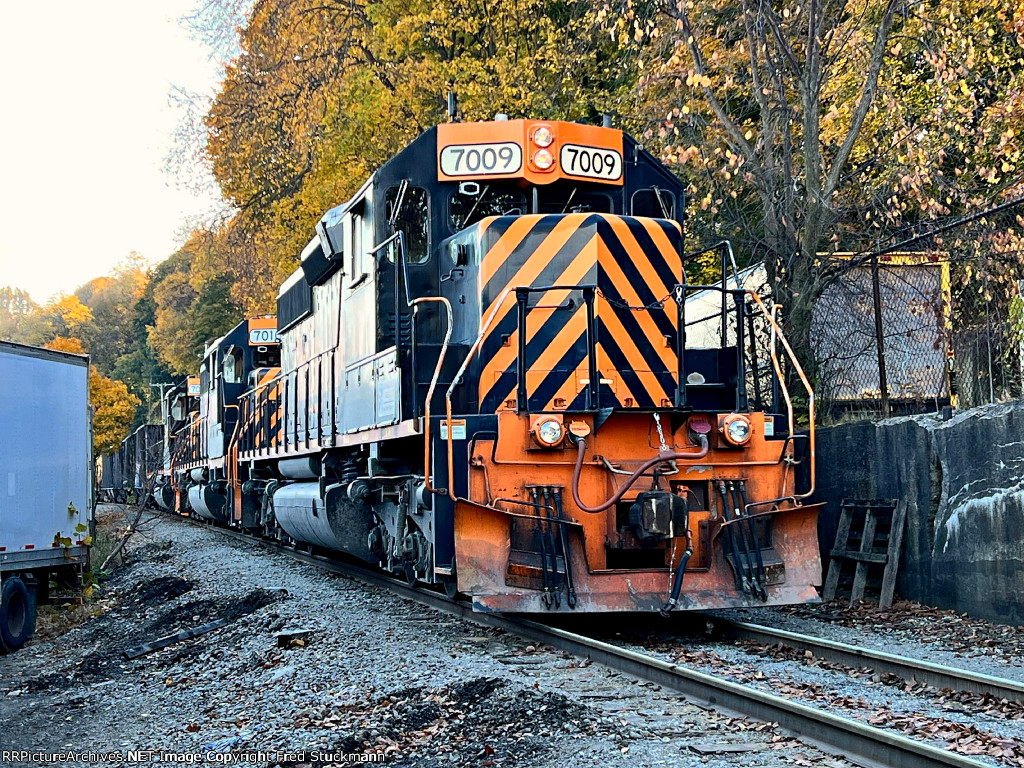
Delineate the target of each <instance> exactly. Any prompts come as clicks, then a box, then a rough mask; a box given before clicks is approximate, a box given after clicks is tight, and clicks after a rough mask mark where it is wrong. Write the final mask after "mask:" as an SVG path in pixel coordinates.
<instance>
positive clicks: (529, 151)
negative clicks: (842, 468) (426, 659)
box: [163, 120, 821, 612]
mask: <svg viewBox="0 0 1024 768" xmlns="http://www.w3.org/2000/svg"><path fill="white" fill-rule="evenodd" d="M682 211H683V190H682V187H681V185H680V183H679V181H678V180H677V179H676V178H675V177H674V176H673V175H672V174H671V173H670V172H669V171H668V170H667V169H666V168H665V167H664V166H663V165H661V164H660V163H659V162H658V161H657V160H656V159H655V158H654V157H652V156H651V155H650V154H648V153H647V152H645V151H644V150H643V149H642V147H641V146H639V145H638V144H637V142H636V141H635V140H634V139H632V138H631V137H629V136H628V135H626V134H624V133H623V132H621V131H618V130H614V129H611V128H607V127H597V126H588V125H580V124H575V123H563V122H557V121H536V120H498V121H494V122H483V123H466V124H463V123H448V124H444V125H440V126H438V127H436V128H433V129H431V130H428V131H427V132H426V133H424V134H422V135H421V136H420V137H419V138H417V139H416V140H414V141H413V142H412V143H411V144H410V145H409V146H408V147H406V148H405V149H404V150H402V151H401V152H399V153H398V154H397V155H396V156H395V157H394V158H392V159H391V160H390V161H389V162H388V163H386V164H385V165H384V166H383V167H382V168H380V169H379V170H378V171H377V172H376V173H374V174H373V176H372V177H371V178H370V179H369V180H368V181H367V182H366V183H365V184H364V185H363V187H362V188H361V189H360V191H359V192H358V193H357V194H356V195H355V196H354V197H353V198H352V199H351V200H350V201H348V202H347V203H345V204H344V205H341V206H339V207H337V208H334V209H332V210H330V211H328V212H327V213H326V214H325V215H324V216H323V217H322V219H321V220H320V222H319V223H318V224H317V226H316V232H315V236H314V237H313V238H312V239H311V240H310V241H309V244H308V245H307V246H306V248H305V249H304V250H303V252H302V254H301V262H300V266H299V268H298V269H297V270H296V271H295V273H293V274H292V275H291V276H290V277H289V278H288V280H287V281H286V282H285V283H284V285H283V286H282V287H281V290H280V292H279V296H278V311H277V318H276V338H275V344H274V346H273V351H274V353H275V354H276V353H277V352H278V351H279V353H280V362H279V364H278V362H277V361H276V359H275V360H271V359H270V357H271V356H269V355H265V356H264V357H263V358H262V359H260V360H257V359H256V358H255V357H254V356H253V355H252V354H249V355H245V354H242V355H241V356H239V357H237V362H231V363H230V365H232V366H235V365H237V366H238V367H237V370H235V369H234V368H232V371H231V377H230V378H232V386H230V387H229V386H228V380H227V378H225V367H224V366H225V365H226V364H228V361H229V359H231V355H232V354H234V353H230V352H229V351H228V350H229V349H236V350H237V349H238V348H239V346H240V342H238V340H232V339H233V337H232V334H235V333H236V332H239V333H241V332H242V329H243V327H245V328H249V329H250V332H251V325H247V324H246V323H243V324H242V325H240V326H239V327H238V328H236V329H235V331H232V332H231V334H228V336H226V337H225V338H224V339H221V340H219V341H218V342H216V343H215V344H213V345H211V347H209V348H208V349H207V354H206V359H205V361H204V365H203V371H204V372H205V373H204V374H201V377H200V378H201V381H200V383H199V387H198V389H199V398H198V401H197V400H196V399H195V398H194V397H191V398H190V397H189V395H188V394H187V393H186V394H184V395H183V393H182V392H181V391H176V392H172V393H171V395H169V396H170V397H175V398H177V400H176V401H175V402H174V403H172V404H171V406H170V408H169V409H168V411H169V412H170V413H171V414H172V415H171V417H169V419H170V420H174V423H173V424H171V425H169V427H168V434H169V435H170V436H171V437H170V439H171V440H172V444H171V446H170V456H171V464H170V467H169V468H168V473H167V479H168V483H169V486H171V487H172V488H173V492H171V491H169V492H168V493H167V494H166V495H165V496H164V497H163V498H164V500H165V503H166V505H167V506H170V507H173V508H174V509H177V510H179V511H191V512H192V513H193V514H197V515H199V516H201V517H204V518H207V519H209V520H214V521H217V522H221V523H225V524H230V525H234V526H236V527H239V528H243V529H246V530H249V531H251V532H254V533H258V534H260V535H264V536H273V537H278V538H288V539H291V540H294V541H296V542H301V543H303V544H306V545H310V546H314V547H319V548H323V549H327V550H336V551H343V552H346V553H348V554H350V555H353V556H356V557H358V558H360V559H363V560H365V561H368V562H371V563H375V564H378V565H380V567H382V568H383V569H385V570H388V571H391V572H392V573H395V574H397V575H400V576H404V577H405V578H407V579H409V580H410V581H418V582H423V583H427V584H436V585H438V586H444V587H445V588H446V589H447V590H448V591H449V592H450V593H452V594H455V593H462V594H465V595H467V596H469V597H470V598H472V601H473V606H474V608H475V609H476V610H480V611H500V612H543V611H656V610H662V611H666V612H667V611H669V610H673V609H678V610H682V609H690V610H701V609H712V608H727V607H739V606H750V605H765V604H769V605H771V604H785V603H799V602H807V601H812V600H815V599H817V593H816V590H815V586H816V585H817V584H819V583H820V570H821V569H820V559H819V554H818V548H817V531H816V519H817V511H818V508H817V506H816V505H812V504H806V503H804V500H805V499H806V497H807V496H808V495H809V493H808V490H809V489H804V492H800V490H798V488H797V481H796V476H795V472H796V465H797V464H798V463H799V462H800V461H801V460H810V461H811V463H812V469H811V472H810V475H811V478H812V484H813V443H814V424H813V392H811V390H810V388H809V387H807V393H806V394H807V397H808V399H809V401H810V403H811V424H810V430H809V433H808V434H805V435H798V434H796V433H795V429H794V420H793V409H792V402H791V397H790V393H789V392H788V391H787V389H786V387H785V382H784V377H782V376H781V368H780V356H785V357H786V358H788V361H787V364H788V365H789V366H791V367H792V368H791V369H792V370H794V371H797V372H799V366H798V364H797V363H796V361H795V359H794V358H793V357H792V354H791V352H790V350H789V347H788V345H787V344H786V342H785V339H784V338H783V337H782V336H781V329H780V328H779V327H778V325H777V323H776V320H775V318H774V317H773V314H772V312H770V311H769V310H767V309H766V308H765V307H764V305H763V304H762V302H761V299H760V298H759V297H758V296H757V295H754V294H750V293H749V292H747V291H744V290H742V289H740V288H739V283H738V282H734V283H733V285H734V286H735V287H733V288H730V287H729V280H728V279H723V280H722V282H721V283H719V284H717V285H712V286H695V285H690V284H688V283H687V280H686V274H687V272H686V260H687V259H688V258H689V257H688V256H686V255H684V249H683V237H682V226H681V221H682V218H683V216H682ZM718 252H719V253H720V255H721V274H722V276H723V278H725V277H727V276H728V274H729V272H730V270H732V274H733V275H735V265H734V264H732V262H731V258H730V256H731V252H730V251H729V250H728V248H727V246H725V245H723V246H722V247H721V248H720V249H718ZM708 291H711V292H715V294H716V295H720V299H721V301H720V311H719V312H716V315H715V317H713V318H708V317H702V318H693V317H689V316H688V314H687V304H688V302H687V299H688V298H689V297H690V296H692V295H694V294H696V293H703V294H704V295H706V294H707V292H708ZM716 306H717V304H716ZM755 315H756V316H757V317H758V323H757V325H756V327H757V328H760V329H761V331H762V333H766V334H770V336H771V343H770V345H769V344H764V345H762V347H761V349H762V350H763V351H766V352H765V354H764V355H762V356H761V359H759V358H758V354H757V347H756V345H755V344H754V343H753V338H752V337H751V334H753V333H754V332H755V330H754V329H755V324H754V323H753V322H752V318H753V317H754V316H755ZM252 322H254V321H249V323H250V324H251V323H252ZM709 322H710V323H711V324H712V325H713V326H714V327H716V328H718V329H719V330H718V331H716V332H715V333H713V334H711V337H713V338H714V343H708V336H709V335H708V334H707V333H701V334H700V339H699V341H700V346H696V345H695V344H694V343H693V338H691V340H690V342H689V343H688V340H687V335H688V333H691V330H689V329H696V327H697V326H698V325H701V324H703V325H702V327H703V328H704V329H705V330H706V328H707V327H708V323H709ZM691 336H692V334H691ZM229 337H231V338H229ZM278 345H279V346H278ZM776 347H778V350H779V352H778V354H776ZM268 349H269V347H268ZM765 370H770V371H771V372H772V373H773V374H774V380H775V382H776V389H777V390H778V392H779V397H778V398H777V403H775V404H774V405H771V406H769V405H768V404H767V403H766V402H764V401H765V400H766V396H764V395H763V393H759V394H760V395H761V396H759V397H753V396H752V395H751V393H749V392H748V389H749V388H750V386H751V382H752V381H754V379H755V378H756V377H757V376H758V375H759V373H760V372H762V371H765ZM203 376H205V378H203ZM235 379H238V380H237V381H235ZM236 385H237V386H236ZM804 385H805V386H806V380H804ZM197 404H198V408H197ZM798 448H800V449H801V450H798Z"/></svg>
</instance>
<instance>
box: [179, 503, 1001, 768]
mask: <svg viewBox="0 0 1024 768" xmlns="http://www.w3.org/2000/svg"><path fill="white" fill-rule="evenodd" d="M169 516H170V517H173V518H176V519H178V520H181V521H183V522H187V523H190V524H193V525H198V526H201V527H204V528H213V529H215V530H217V531H218V532H219V533H222V534H224V535H226V536H229V537H231V538H234V539H237V540H239V541H243V542H246V543H248V544H250V545H257V546H261V547H263V548H265V549H268V550H272V551H275V552H278V553H281V554H283V555H285V556H287V557H289V558H291V559H293V560H296V561H298V562H302V563H307V564H309V565H312V566H314V567H317V568H320V569H322V570H325V571H329V572H332V573H337V574H342V575H345V576H348V577H350V578H353V579H356V580H358V581H361V582H363V583H365V584H368V585H370V586H374V587H378V588H384V589H387V590H389V591H391V592H392V593H393V594H396V595H398V596H400V597H403V598H406V599H409V600H412V601H414V602H416V603H419V604H420V605H424V606H427V607H430V608H433V609H436V610H438V611H442V612H445V613H449V614H453V615H456V616H459V617H461V618H464V619H467V620H469V621H472V622H474V623H476V624H479V625H483V626H488V627H493V628H497V629H502V630H504V631H506V632H509V633H511V634H514V635H516V636H518V637H521V638H524V639H526V640H530V641H532V642H536V643H544V644H546V645H549V646H552V647H554V648H556V649H558V650H561V651H564V652H567V653H570V654H572V655H574V656H578V657H582V658H589V659H591V660H592V661H594V662H597V663H598V664H602V665H605V666H607V667H611V668H612V669H615V670H616V671H619V672H622V673H625V674H628V675H631V676H633V677H636V678H638V679H641V680H646V681H649V682H653V683H656V684H658V685H661V686H663V687H665V688H667V689H670V690H675V691H678V692H680V693H682V694H684V695H685V696H686V697H688V698H689V699H691V700H693V701H695V702H697V703H699V704H703V705H705V706H707V707H709V708H713V709H716V710H720V711H724V712H726V713H728V714H733V715H736V716H741V717H751V718H755V719H758V720H762V721H765V722H773V723H777V724H778V726H779V727H780V728H781V729H783V730H785V731H788V732H789V733H792V734H793V735H795V736H799V737H800V738H801V739H802V740H803V741H805V742H807V743H809V744H811V745H813V746H816V747H818V748H820V749H822V750H823V751H825V752H826V753H831V754H836V755H840V756H842V757H846V758H849V759H851V760H854V761H855V762H857V763H858V764H860V765H865V766H879V767H882V766H885V767H890V768H936V766H939V767H941V766H950V767H955V768H990V766H991V764H990V763H983V762H979V761H977V760H973V759H971V758H969V757H966V756H964V755H959V754H955V753H952V752H948V751H946V750H944V749H942V748H940V747H936V746H932V745H931V744H927V743H924V742H920V741H915V740H913V739H909V738H907V737H905V736H901V735H899V734H897V733H894V732H893V731H888V730H885V729H881V728H875V727H873V726H870V725H867V724H866V723H863V722H860V721H858V720H853V719H849V718H845V717H841V716H839V715H836V714H833V713H831V712H828V711H825V710H823V709H819V708H816V707H811V706H808V705H806V704H801V703H799V702H796V701H792V700H789V699H786V698H783V697H780V696H775V695H773V694H771V693H768V692H766V691H762V690H758V689H756V688H752V687H749V686H745V685H741V684H739V683H734V682H731V681H729V680H724V679H722V678H719V677H715V676H714V675H709V674H707V673H704V672H700V671H697V670H693V669H688V668H686V667H683V666H680V665H678V664H673V663H670V662H667V661H664V660H662V659H658V658H655V657H653V656H650V655H647V654H644V653H640V652H637V651H635V650H631V649H628V648H622V647H619V646H617V645H613V644H611V643H607V642H604V641H602V640H597V639H595V638H592V637H588V636H586V635H582V634H578V633H575V632H571V631H569V630H566V629H561V628H557V627H552V626H548V625H545V624H541V623H538V622H536V621H531V620H529V619H524V618H520V617H516V616H508V615H500V614H485V613H476V612H474V611H473V609H472V606H471V605H470V603H469V602H468V601H452V600H450V599H449V598H447V597H446V596H445V595H443V594H441V593H438V592H434V591H432V590H428V589H423V588H419V587H415V586H411V585H409V584H406V583H404V582H401V581H397V580H396V579H393V578H391V577H390V576H387V575H385V574H382V573H380V572H378V571H374V570H371V569H368V568H365V567H361V566H358V565H354V564H352V563H349V562H345V561H342V560H338V559H335V558H332V557H325V556H322V555H319V554H314V553H312V552H308V551H303V550H301V549H296V548H293V547H290V546H287V545H284V544H281V543H279V542H274V541H268V540H265V539H260V538H255V537H253V536H249V535H247V534H244V533H241V532H239V531H235V530H231V529H227V528H222V527H219V526H213V525H211V524H208V523H203V522H199V521H196V520H190V519H188V518H183V517H180V516H177V515H169ZM727 631H729V632H732V633H734V636H736V637H740V636H746V637H748V638H750V639H754V637H755V635H756V636H757V637H758V638H760V639H759V640H758V642H764V641H765V640H766V639H767V638H768V637H769V636H771V637H772V638H773V640H772V642H784V639H783V638H782V637H781V636H779V635H776V634H774V633H780V632H782V631H781V630H774V629H771V628H768V627H758V626H756V625H744V624H742V623H739V622H733V623H731V627H730V628H728V629H727ZM758 632H760V633H761V634H757V633H758ZM770 633H771V634H770ZM785 634H787V635H792V636H793V637H790V638H788V640H789V641H791V642H794V643H795V642H798V640H797V638H802V639H804V640H805V641H806V642H808V643H810V642H811V641H814V642H816V643H822V642H826V643H827V642H828V641H820V640H818V639H817V638H808V637H806V636H803V635H796V633H785ZM835 645H842V644H835ZM815 647H816V648H819V649H820V648H821V646H817V645H816V646H815ZM847 647H848V648H852V646H847ZM853 650H855V651H862V650H863V649H853ZM835 652H836V653H839V651H838V650H837V651H835ZM883 655H884V654H883ZM837 658H838V656H837ZM849 658H852V657H849ZM857 658H859V659H861V662H860V664H859V665H860V666H864V659H865V658H866V657H865V656H857ZM897 658H899V657H897ZM905 661H906V662H909V663H920V662H915V661H914V660H910V659H906V660H905ZM930 666H935V667H938V666H939V665H930ZM944 669H947V670H948V669H949V668H944ZM952 671H953V672H960V671H959V670H952ZM977 677H982V678H984V677H986V676H983V675H982V676H977ZM936 679H938V678H936ZM957 679H959V678H957ZM990 679H991V680H996V678H990ZM1001 682H1002V683H1007V682H1009V681H1001ZM947 687H948V686H947Z"/></svg>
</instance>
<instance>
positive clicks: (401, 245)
mask: <svg viewBox="0 0 1024 768" xmlns="http://www.w3.org/2000/svg"><path fill="white" fill-rule="evenodd" d="M405 185H406V187H407V186H408V182H405ZM402 194H403V195H404V192H403V193H402ZM400 197H401V195H400ZM400 204H401V199H399V201H398V202H397V203H396V206H395V210H396V211H397V210H398V206H399V205H400ZM396 241H397V242H398V255H397V256H396V257H395V352H396V353H397V352H398V349H399V342H400V341H401V339H400V336H401V322H400V321H399V318H398V298H399V295H398V290H399V286H398V284H399V277H400V276H401V278H403V280H402V281H401V282H402V286H403V288H404V295H405V305H406V306H407V307H410V308H412V316H413V329H414V331H415V324H416V315H417V314H418V313H419V307H420V305H421V304H443V305H444V308H445V312H446V315H447V317H446V318H445V320H446V324H445V332H444V341H442V342H441V349H440V351H439V352H438V354H437V364H436V365H435V366H434V375H433V376H431V377H430V385H429V386H428V387H427V397H426V402H425V403H424V406H423V482H424V486H425V488H426V490H427V491H429V492H430V493H441V492H442V491H444V492H445V493H446V494H448V495H451V484H450V483H449V487H448V489H443V488H436V487H435V486H434V483H433V480H432V479H431V475H432V468H431V464H430V462H431V461H432V456H431V450H430V417H431V408H430V401H431V400H432V399H433V397H434V390H435V389H436V387H437V382H438V379H440V378H441V369H442V367H443V366H444V359H445V357H446V356H447V355H448V344H449V342H450V341H451V338H452V327H453V326H454V325H455V314H454V312H452V303H451V302H450V301H449V300H448V299H447V298H446V297H445V296H420V297H419V298H417V299H414V298H412V297H411V295H410V294H409V265H408V264H407V262H406V259H405V232H404V231H402V230H398V231H397V232H395V233H394V234H393V235H391V236H390V237H389V238H387V239H386V240H384V241H383V242H382V243H380V245H378V246H377V247H376V248H374V249H373V250H371V251H370V253H371V254H375V253H377V252H378V251H381V250H383V249H385V248H387V247H388V246H389V245H391V243H393V242H396ZM399 263H401V267H402V271H401V275H400V274H399V271H398V267H399ZM410 367H411V368H412V369H413V399H414V401H415V394H416V384H415V382H416V379H415V374H416V371H415V365H412V366H410ZM450 410H451V409H450V408H449V412H450ZM451 439H452V420H451V416H449V417H448V445H449V450H450V449H451Z"/></svg>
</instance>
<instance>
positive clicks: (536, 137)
mask: <svg viewBox="0 0 1024 768" xmlns="http://www.w3.org/2000/svg"><path fill="white" fill-rule="evenodd" d="M554 140H555V135H554V134H553V133H551V129H550V128H548V127H547V126H546V125H542V126H539V127H538V128H537V129H536V130H534V132H533V143H534V144H536V145H537V146H538V147H550V146H551V142H553V141H554Z"/></svg>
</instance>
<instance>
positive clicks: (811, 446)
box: [748, 290, 817, 499]
mask: <svg viewBox="0 0 1024 768" xmlns="http://www.w3.org/2000/svg"><path fill="white" fill-rule="evenodd" d="M748 293H749V294H750V297H751V298H752V299H753V300H754V303H755V304H757V306H758V308H759V309H760V310H761V312H762V314H764V316H765V318H766V319H767V320H768V322H769V323H771V325H772V329H773V330H774V331H775V332H776V333H778V338H779V341H781V342H782V346H783V348H784V349H785V350H786V355H787V356H788V357H789V361H790V363H791V364H792V365H793V369H794V370H795V371H796V372H797V375H798V376H799V377H800V383H801V384H803V386H804V389H805V390H807V417H808V421H809V428H808V452H809V453H808V458H809V459H810V465H811V484H810V488H808V490H807V492H806V493H795V494H794V496H795V497H796V498H798V499H806V498H807V497H809V496H810V495H811V494H813V493H814V487H815V481H816V479H817V478H816V476H815V466H814V451H815V441H814V388H813V387H811V383H810V381H808V379H807V374H805V373H804V369H803V367H802V366H801V365H800V361H799V360H797V357H796V353H794V352H793V348H792V347H791V346H790V345H789V341H788V340H787V339H786V334H784V333H783V332H782V328H781V327H780V326H779V324H778V323H777V322H776V321H775V318H774V317H772V313H771V312H769V311H768V309H767V307H765V305H764V302H762V301H761V297H760V296H758V295H757V291H753V290H752V291H748ZM794 490H796V489H795V488H794Z"/></svg>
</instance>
